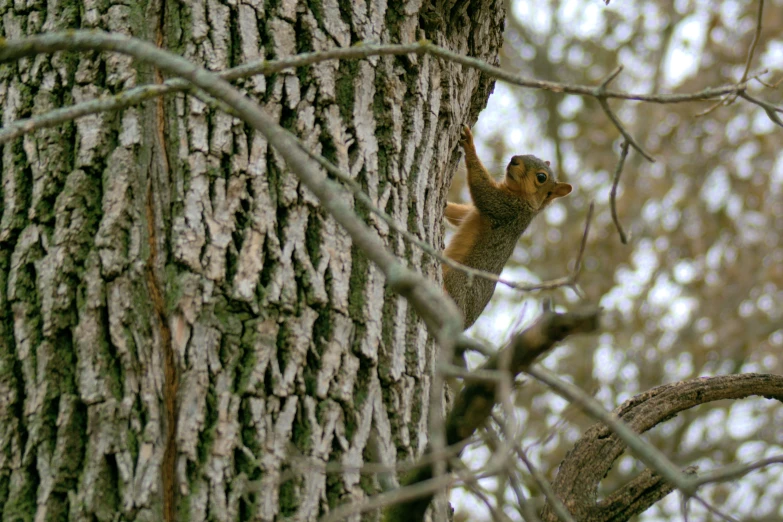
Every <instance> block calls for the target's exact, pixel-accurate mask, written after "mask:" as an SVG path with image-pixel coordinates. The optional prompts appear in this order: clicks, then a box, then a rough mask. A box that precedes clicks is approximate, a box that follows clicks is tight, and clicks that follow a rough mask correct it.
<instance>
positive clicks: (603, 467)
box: [528, 368, 783, 522]
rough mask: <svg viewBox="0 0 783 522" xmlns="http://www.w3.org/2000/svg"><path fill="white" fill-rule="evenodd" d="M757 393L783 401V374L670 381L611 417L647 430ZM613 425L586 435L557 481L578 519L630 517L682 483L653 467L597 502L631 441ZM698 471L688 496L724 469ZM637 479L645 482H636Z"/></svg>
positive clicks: (550, 517) (545, 516)
mask: <svg viewBox="0 0 783 522" xmlns="http://www.w3.org/2000/svg"><path fill="white" fill-rule="evenodd" d="M539 370H540V368H534V369H532V370H529V371H528V373H530V374H533V373H534V372H538V371H539ZM752 395H758V396H763V397H767V398H770V399H777V400H779V401H781V400H783V376H780V375H762V374H743V375H725V376H720V377H702V378H697V379H691V380H688V381H682V382H675V383H671V384H666V385H663V386H659V387H657V388H653V389H652V390H649V391H647V392H644V393H641V394H639V395H637V396H636V397H633V398H631V399H629V400H628V401H626V402H625V403H623V404H622V405H621V406H619V407H618V408H616V409H615V410H614V411H613V412H612V414H611V416H610V418H611V419H612V420H614V421H615V422H616V421H617V419H618V418H619V419H620V420H621V421H624V422H625V423H627V424H626V425H625V426H626V427H627V428H630V429H632V430H633V432H635V433H644V432H646V431H647V430H649V429H651V428H653V427H654V426H656V425H657V424H659V423H661V422H664V421H666V420H668V419H671V418H672V417H673V416H675V415H676V414H678V413H679V412H681V411H684V410H687V409H689V408H692V407H694V406H698V405H700V404H706V403H708V402H712V401H717V400H725V399H741V398H745V397H749V396H752ZM607 426H610V425H609V424H608V423H607V424H601V423H599V424H596V425H594V426H593V427H591V428H590V429H588V430H587V431H586V432H585V433H584V434H583V435H582V437H581V438H580V439H579V441H578V442H577V443H576V444H575V445H574V447H573V449H572V450H571V451H570V452H569V454H568V456H567V457H566V459H565V460H564V461H563V462H562V463H561V464H560V470H559V472H558V475H557V477H556V479H555V481H554V483H553V486H554V488H555V491H556V492H557V493H558V495H559V496H560V498H561V499H562V500H563V502H565V504H566V505H568V506H579V509H578V511H577V512H575V513H574V515H575V517H576V518H577V520H582V519H589V520H593V521H596V522H598V521H609V520H617V518H614V516H615V514H616V513H618V512H620V511H621V512H622V513H625V516H624V518H625V519H627V518H628V517H630V516H631V515H634V514H638V513H641V512H642V511H644V510H645V509H647V508H648V507H649V506H651V505H652V504H653V503H654V502H657V501H658V500H659V499H660V498H663V497H664V496H665V495H667V494H668V493H669V492H671V491H672V490H673V489H674V487H675V486H676V483H674V482H672V481H670V480H668V479H665V478H662V477H661V476H660V475H658V474H656V473H654V472H653V470H655V471H657V468H651V469H648V470H646V471H645V472H643V473H642V475H640V476H639V477H637V479H634V481H632V482H631V483H630V484H627V485H625V486H623V487H622V488H621V489H620V490H619V491H617V492H615V493H612V494H611V495H609V496H607V497H606V498H605V499H604V500H603V501H601V502H597V492H598V484H599V483H600V482H601V480H603V478H604V476H605V475H606V473H608V471H609V469H610V468H611V467H612V465H613V463H614V461H615V460H616V459H617V458H618V457H619V456H620V455H621V454H622V453H623V452H624V451H625V449H626V447H627V446H626V442H625V439H624V438H622V437H620V436H619V433H618V432H617V431H615V429H614V427H611V426H610V427H607ZM728 469H730V471H727V472H726V473H727V476H728V475H730V474H731V473H733V472H735V470H736V469H737V468H735V467H732V468H728ZM692 473H693V469H686V470H684V474H685V475H686V480H687V483H688V488H686V489H685V490H683V494H685V496H686V498H688V497H691V496H693V495H692V494H691V495H688V494H687V491H689V490H690V491H695V490H696V489H697V488H698V487H699V486H701V485H703V484H705V483H708V482H711V481H712V478H713V477H719V476H720V473H722V472H721V471H720V470H717V471H712V472H709V473H708V474H707V475H706V476H709V477H710V478H707V479H705V480H702V479H700V478H698V477H695V476H690V475H691V474H692ZM637 480H639V482H636V481H637ZM629 500H633V506H634V508H635V510H634V511H628V506H629V505H631V503H630V502H629ZM618 510H620V511H618ZM541 518H542V520H544V521H546V522H554V521H556V520H558V519H557V517H556V516H555V515H554V513H552V510H551V506H545V508H544V511H543V512H542V516H541Z"/></svg>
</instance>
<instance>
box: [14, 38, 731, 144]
mask: <svg viewBox="0 0 783 522" xmlns="http://www.w3.org/2000/svg"><path fill="white" fill-rule="evenodd" d="M407 54H417V55H422V54H431V55H433V56H438V57H440V58H443V59H445V60H449V61H452V62H455V63H459V64H461V65H463V66H466V67H471V68H473V69H477V70H479V71H481V72H483V73H485V74H487V75H488V76H490V77H492V78H495V79H498V80H501V81H504V82H506V83H509V84H512V85H518V86H520V87H527V88H531V89H541V90H547V91H550V92H554V93H565V94H576V95H582V96H592V97H597V96H596V92H595V90H596V89H595V87H592V86H589V85H579V84H567V83H560V82H550V81H543V80H534V79H530V78H525V77H524V76H521V75H518V74H513V73H510V72H508V71H504V70H503V69H500V68H499V67H494V66H492V65H489V64H487V63H486V62H483V61H481V60H479V59H476V58H470V57H467V56H462V55H460V54H457V53H453V52H451V51H449V50H447V49H443V48H441V47H438V46H436V45H433V44H431V43H429V42H427V41H426V40H423V41H420V42H417V43H410V44H389V45H380V44H360V45H355V46H353V47H347V48H338V49H330V50H328V51H317V52H311V53H303V54H298V55H295V56H291V57H288V58H282V59H279V60H257V61H253V62H249V63H247V64H243V65H240V66H237V67H233V68H231V69H228V70H226V71H223V72H221V73H217V74H219V75H220V77H221V78H223V79H224V80H229V81H230V80H237V79H240V78H246V77H249V76H254V75H258V74H262V75H269V74H274V73H277V72H280V71H282V70H285V69H290V68H295V67H303V66H307V65H314V64H317V63H320V62H324V61H328V60H356V59H362V58H369V57H371V56H392V55H407ZM189 89H190V87H189V84H188V82H186V81H184V80H182V79H171V80H167V81H166V82H164V83H163V84H160V85H146V86H141V87H136V88H133V89H130V90H128V91H125V92H123V93H120V94H118V95H116V96H110V97H106V98H101V99H98V100H90V101H87V102H83V103H79V104H76V105H73V106H71V107H64V108H59V109H55V110H53V111H51V112H48V113H45V114H42V115H38V116H34V117H32V118H28V119H24V120H19V121H17V122H14V123H12V124H10V125H8V126H7V127H5V128H4V129H2V130H0V144H2V143H5V142H7V141H9V140H11V139H14V138H16V137H19V136H21V135H22V134H27V133H29V132H33V131H35V130H37V129H42V128H47V127H53V126H55V125H59V124H61V123H64V122H66V121H69V120H72V119H76V118H80V117H82V116H86V115H89V114H94V113H97V112H104V111H112V110H121V109H124V108H127V107H130V106H132V105H136V104H138V103H141V102H143V101H145V100H148V99H151V98H155V97H157V96H162V95H164V94H167V93H172V92H181V91H186V90H189ZM745 89H746V85H745V84H737V85H721V86H718V87H711V88H707V89H704V90H701V91H697V92H692V93H678V94H676V93H671V94H660V93H653V94H648V93H626V92H620V91H609V90H607V91H605V92H603V94H602V97H603V98H604V99H608V98H618V99H624V100H631V101H640V102H648V103H662V104H666V103H684V102H692V101H704V100H711V99H716V98H721V97H722V96H725V95H727V94H733V95H735V96H737V95H739V94H740V93H742V92H744V91H745ZM722 101H723V99H722V98H721V100H720V102H719V103H721V102H722ZM602 106H603V105H602ZM604 110H606V109H604ZM608 114H613V113H611V111H610V112H609V113H608ZM610 117H612V116H610ZM613 123H615V125H618V123H619V122H615V121H614V120H613ZM618 128H622V127H621V126H620V127H618ZM621 132H622V130H621ZM640 152H641V151H640Z"/></svg>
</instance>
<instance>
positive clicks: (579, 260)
mask: <svg viewBox="0 0 783 522" xmlns="http://www.w3.org/2000/svg"><path fill="white" fill-rule="evenodd" d="M594 210H595V201H591V202H590V207H589V208H588V209H587V217H586V218H585V231H584V233H583V234H582V242H581V243H580V244H579V254H578V255H577V256H576V264H575V265H574V271H573V272H572V273H571V285H572V286H576V284H577V283H578V282H579V275H580V274H581V273H582V258H583V257H584V255H585V249H586V248H587V236H588V235H589V234H590V223H591V222H592V221H593V211H594Z"/></svg>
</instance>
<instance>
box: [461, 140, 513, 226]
mask: <svg viewBox="0 0 783 522" xmlns="http://www.w3.org/2000/svg"><path fill="white" fill-rule="evenodd" d="M460 145H462V148H463V149H464V150H465V166H466V167H467V169H468V187H469V188H470V196H471V198H472V199H473V204H474V205H475V206H476V208H478V210H479V212H481V213H482V214H483V215H486V216H488V217H490V218H495V219H508V218H509V217H513V216H514V215H516V214H517V213H518V212H519V211H518V205H519V198H518V197H517V196H514V195H513V194H510V193H509V192H506V191H504V190H502V189H501V188H500V187H498V184H497V183H496V182H495V180H493V179H492V176H490V175H489V172H487V169H485V168H484V165H483V164H482V163H481V160H480V159H479V157H478V154H476V146H475V145H474V144H473V134H472V133H471V132H470V129H469V128H468V127H467V126H463V127H462V137H461V139H460ZM447 217H448V216H447Z"/></svg>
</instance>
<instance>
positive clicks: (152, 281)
mask: <svg viewBox="0 0 783 522" xmlns="http://www.w3.org/2000/svg"><path fill="white" fill-rule="evenodd" d="M164 18H165V2H162V3H161V6H160V18H159V19H158V26H157V29H156V35H155V45H157V46H158V47H163V44H164V41H163V38H164V22H165V20H164ZM154 74H155V83H163V81H164V78H163V75H162V74H161V72H160V70H159V69H157V68H156V69H155V72H154ZM164 109H165V106H164V98H163V97H159V98H158V99H157V105H156V118H157V125H156V126H155V129H156V131H157V134H158V135H157V140H156V141H157V145H158V147H157V154H155V153H153V154H151V156H150V167H151V168H150V176H149V178H148V179H147V205H146V209H147V232H148V240H149V246H150V253H149V258H148V260H147V266H146V272H147V274H146V275H147V286H148V287H149V291H150V297H151V298H152V303H153V306H154V307H155V314H156V316H157V319H158V326H159V328H160V332H159V333H160V342H161V350H162V351H163V354H162V355H163V407H164V415H165V424H164V429H165V435H164V437H165V447H164V450H163V462H162V464H161V482H162V485H163V519H164V520H165V521H166V522H174V521H176V520H177V488H176V465H177V464H176V463H177V417H178V413H179V412H178V405H177V392H178V390H179V372H178V371H177V365H176V364H177V363H176V359H175V357H174V351H173V348H172V344H171V330H170V328H169V323H168V317H167V314H166V306H165V300H164V298H163V295H164V294H163V288H162V284H161V281H159V280H158V278H157V277H156V274H155V265H156V263H157V261H158V237H157V227H156V226H155V224H156V220H155V200H154V198H153V192H152V185H153V173H154V172H155V169H154V167H152V165H154V162H155V159H156V158H159V160H160V167H161V169H162V170H163V172H162V174H163V175H164V179H168V172H169V164H168V158H167V156H166V141H165V129H166V118H165V110H164ZM161 230H163V228H161Z"/></svg>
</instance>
